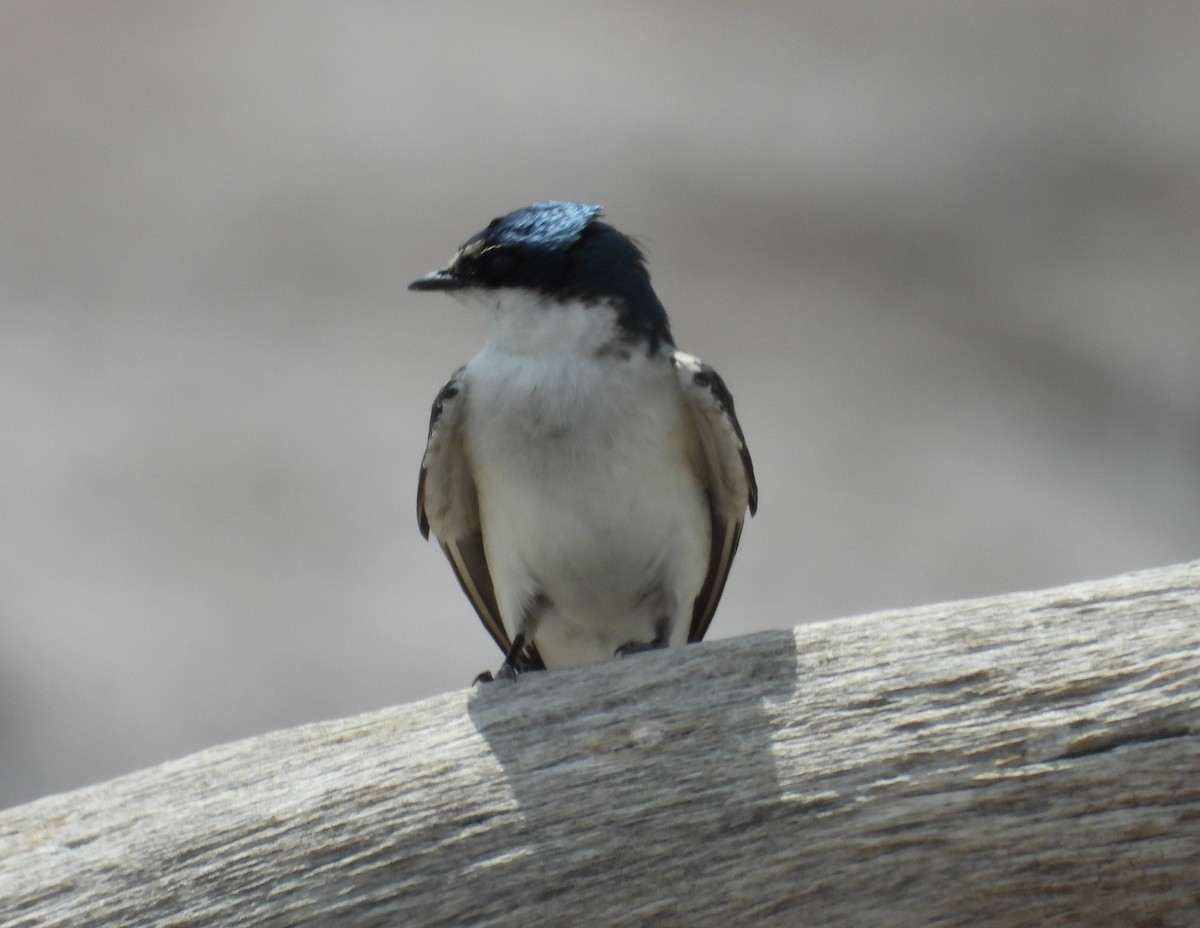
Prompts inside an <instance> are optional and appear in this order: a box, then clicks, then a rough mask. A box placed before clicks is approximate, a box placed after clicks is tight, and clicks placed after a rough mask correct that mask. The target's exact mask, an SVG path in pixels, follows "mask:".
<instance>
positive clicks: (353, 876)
mask: <svg viewBox="0 0 1200 928" xmlns="http://www.w3.org/2000/svg"><path fill="white" fill-rule="evenodd" d="M464 672H465V670H464ZM618 924H619V925H672V924H678V925H697V926H708V925H712V926H729V925H780V926H812V925H856V926H858V925H880V926H888V928H896V926H903V925H939V926H950V925H963V926H967V925H969V926H976V928H977V926H999V925H1004V926H1018V925H1020V926H1026V925H1037V926H1048V925H1088V926H1096V925H1122V926H1133V925H1144V926H1150V925H1162V926H1175V925H1178V926H1184V925H1187V926H1196V925H1200V564H1192V565H1185V566H1177V567H1171V568H1166V569H1162V570H1155V571H1149V572H1144V573H1140V574H1135V575H1131V576H1126V577H1120V578H1117V579H1114V580H1108V581H1103V582H1098V583H1087V584H1081V585H1076V586H1071V587H1066V588H1062V589H1057V590H1051V591H1047V592H1042V593H1028V594H1016V595H1011V596H1001V597H996V598H992V599H983V600H977V601H972V602H963V603H951V604H947V605H938V606H931V607H927V608H921V609H912V610H903V611H897V612H889V613H883V614H878V615H869V616H864V617H861V618H856V619H848V620H843V621H837V622H827V623H823V624H818V625H806V626H802V627H800V628H797V629H795V630H794V631H791V632H769V633H766V634H759V635H752V636H748V637H745V638H740V639H735V640H728V641H719V642H711V643H705V644H701V645H695V646H689V647H686V648H678V649H673V650H670V651H666V652H658V653H651V654H645V655H639V656H636V657H631V658H627V659H622V660H619V661H613V662H610V663H607V664H603V665H597V666H592V667H587V668H582V669H578V670H572V671H561V672H551V673H544V674H531V675H528V676H526V677H523V678H521V679H519V680H517V681H515V682H511V683H509V682H500V683H495V684H490V685H487V686H482V687H478V688H475V689H473V690H467V691H459V692H453V693H447V694H446V695H444V696H438V697H435V698H433V699H427V700H424V701H422V702H418V703H414V704H412V705H407V706H401V707H399V708H395V709H388V710H385V711H381V712H375V713H372V714H369V715H364V716H360V717H358V718H352V719H345V720H341V721H336V722H326V723H320V724H315V725H307V726H304V727H302V728H297V729H293V730H290V731H283V732H277V733H274V734H269V735H265V736H262V737H258V738H252V739H250V740H247V741H243V742H240V743H236V744H230V745H224V746H222V747H217V748H213V749H211V750H207V751H204V752H202V753H199V754H195V755H193V756H191V757H186V758H183V759H182V760H178V761H174V762H171V763H166V764H162V765H160V766H158V767H155V768H153V769H150V770H145V771H142V772H140V773H135V774H132V775H130V776H125V777H121V778H119V779H116V780H112V781H110V782H107V783H102V784H100V785H98V786H95V787H91V788H88V789H82V790H79V791H77V792H73V793H68V794H66V795H61V796H53V797H49V798H47V799H43V800H40V801H38V802H34V803H30V804H28V805H25V806H21V807H18V808H15V809H10V810H8V811H6V812H3V813H0V925H3V926H5V928H14V926H38V928H44V926H71V928H82V926H89V925H95V926H100V925H103V926H114V925H121V926H125V925H129V926H141V925H173V926H174V925H179V926H182V925H187V926H214V928H215V926H221V928H243V926H251V925H254V926H260V925H269V926H285V925H286V926H296V925H321V926H368V925H370V926H376V925H378V926H384V925H388V926H392V925H395V926H409V925H412V926H431V925H504V926H514V925H618Z"/></svg>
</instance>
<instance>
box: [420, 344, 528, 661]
mask: <svg viewBox="0 0 1200 928" xmlns="http://www.w3.org/2000/svg"><path fill="white" fill-rule="evenodd" d="M465 400H466V384H465V382H464V381H463V368H459V369H458V370H457V371H455V372H454V376H453V377H451V378H450V381H449V383H447V384H446V386H444V387H442V390H441V392H440V393H438V395H437V399H435V400H434V401H433V411H432V412H431V413H430V416H429V440H428V443H427V444H426V446H425V457H424V458H423V459H422V461H421V476H420V477H419V478H418V480H417V524H418V525H419V526H420V529H421V534H422V535H423V536H424V537H426V538H428V537H429V533H430V531H432V532H433V534H434V535H435V536H437V540H438V543H439V544H441V546H442V550H443V551H444V552H445V553H446V557H447V559H448V560H449V561H450V566H451V567H452V568H454V575H455V576H456V577H457V578H458V582H459V584H460V585H461V586H462V588H463V592H464V593H466V594H467V598H468V599H469V600H470V601H471V605H472V606H474V607H475V611H476V612H477V613H478V614H479V618H480V620H481V621H482V622H483V627H484V628H486V629H487V630H488V633H489V634H490V635H491V636H492V638H493V639H494V640H495V642H496V644H497V645H499V646H500V650H501V651H503V652H504V653H505V654H507V653H508V649H509V647H510V646H511V644H512V642H511V641H510V640H509V637H508V632H507V631H505V630H504V623H503V622H502V621H501V620H500V607H499V605H498V604H497V602H496V591H495V589H493V587H492V574H491V571H490V570H489V569H488V562H487V555H486V554H485V553H484V548H483V530H482V528H481V527H480V524H479V494H478V491H477V490H476V487H475V479H474V477H473V476H472V475H471V467H470V462H469V461H468V459H467V454H466V445H465V441H464V437H463V422H464V420H465V418H466V416H465V412H466V403H465ZM541 666H542V660H541V658H540V657H539V656H538V654H537V651H536V650H535V649H534V648H532V647H530V648H527V649H526V651H525V655H524V657H523V659H522V661H521V669H532V668H540V667H541Z"/></svg>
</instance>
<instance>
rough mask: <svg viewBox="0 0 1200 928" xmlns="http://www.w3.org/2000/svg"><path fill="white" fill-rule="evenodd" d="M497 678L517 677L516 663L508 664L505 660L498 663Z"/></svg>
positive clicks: (509, 678) (508, 678)
mask: <svg viewBox="0 0 1200 928" xmlns="http://www.w3.org/2000/svg"><path fill="white" fill-rule="evenodd" d="M496 679H497V680H515V679H517V665H516V664H510V663H509V662H508V661H505V662H504V663H503V664H501V665H500V669H499V670H498V671H496Z"/></svg>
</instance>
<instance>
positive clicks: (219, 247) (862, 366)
mask: <svg viewBox="0 0 1200 928" xmlns="http://www.w3.org/2000/svg"><path fill="white" fill-rule="evenodd" d="M1197 49H1200V7H1198V6H1197V5H1196V4H1195V3H1194V2H1154V0H1143V2H1139V3H1128V2H1119V0H1114V2H1099V0H1076V2H1063V3H1046V2H1044V0H1029V2H1009V0H989V2H982V0H981V2H963V0H945V2H928V3H904V4H897V3H893V2H884V0H879V2H872V3H860V2H847V0H822V2H806V3H797V2H786V3H783V2H781V3H774V4H767V3H762V4H741V3H736V4H735V3H728V4H721V3H701V2H695V0H689V2H683V0H679V2H660V3H647V2H638V3H628V4H597V3H580V4H568V3H554V4H518V3H495V2H479V3H463V4H457V3H437V4H433V3H429V4H408V3H402V2H387V3H384V2H367V0H337V2H332V0H330V2H327V3H312V2H296V0H287V2H284V0H276V2H249V0H237V2H211V0H209V2H204V3H183V2H178V3H172V2H111V0H110V2H106V3H86V2H78V3H62V2H47V0H29V2H8V3H4V4H3V5H2V6H0V320H2V323H3V331H2V338H0V805H5V804H10V803H16V802H20V801H23V800H26V799H30V798H33V797H36V796H38V795H41V794H44V793H47V792H50V791H56V790H62V789H66V788H70V787H74V786H78V785H80V784H84V783H87V782H90V781H95V780H98V779H101V778H104V777H108V776H112V775H114V774H117V773H120V772H123V771H127V770H130V769H133V768H135V767H138V766H143V765H146V764H151V763H154V762H157V761H160V760H163V759H166V758H169V757H173V756H177V755H180V754H183V753H186V752H189V751H192V750H195V749H198V748H201V747H204V746H206V745H210V744H213V743H216V742H220V741H224V740H228V739H232V738H237V737H240V736H244V735H250V734H254V733H257V732H262V731H265V730H268V729H272V728H277V727H282V726H288V725H293V724H297V723H300V722H304V721H309V720H313V719H319V718H328V717H333V716H339V715H343V714H348V713H354V712H359V711H362V710H366V709H371V708H375V707H379V706H383V705H388V704H394V703H398V702H403V701H408V700H413V699H417V698H419V697H421V696H425V695H428V694H432V693H437V692H440V691H444V690H447V689H451V688H458V687H462V686H464V685H466V684H467V683H468V682H469V681H470V679H471V677H472V676H474V674H475V673H476V672H478V671H479V670H482V669H484V668H486V667H494V666H496V665H497V664H498V662H499V659H500V656H499V653H498V652H497V651H495V649H494V648H493V646H492V644H491V642H490V640H489V639H488V638H487V636H486V635H485V634H484V633H483V631H482V629H481V628H480V627H479V625H478V624H477V621H476V620H475V618H474V616H473V614H472V613H471V612H470V610H469V607H468V605H467V603H466V600H465V599H464V597H463V596H462V594H461V593H460V591H459V590H458V587H457V585H456V584H455V582H454V580H453V578H452V575H451V573H450V570H449V568H448V567H447V566H446V565H445V564H444V563H443V561H442V557H441V554H440V552H439V551H438V550H437V548H436V547H435V546H433V545H430V544H426V543H423V542H422V541H421V539H420V537H419V535H418V534H417V529H416V524H415V521H414V512H413V508H414V507H413V497H414V489H415V481H416V473H417V467H418V462H419V460H420V456H421V451H422V447H423V442H424V438H425V425H426V417H427V414H428V408H429V403H430V401H431V400H432V398H433V395H434V394H435V393H436V391H437V390H438V388H439V387H440V386H441V385H442V383H443V381H444V380H445V378H446V377H447V376H448V375H449V373H450V372H451V371H452V370H453V369H454V368H455V367H456V366H457V365H458V364H460V363H462V362H463V361H465V360H466V359H468V358H469V357H470V356H471V355H472V354H473V353H474V352H475V351H476V350H477V348H478V345H479V335H478V332H477V330H476V327H475V320H474V319H472V318H471V316H470V315H469V314H468V313H467V312H466V311H465V310H463V309H461V308H460V307H459V306H458V305H457V304H455V303H454V302H453V301H452V300H450V299H447V298H444V297H437V296H432V295H419V294H410V293H407V292H406V291H405V289H404V287H405V284H406V283H407V282H408V281H409V280H410V279H412V278H413V277H414V276H416V275H418V274H420V273H423V272H425V271H427V270H429V269H431V268H433V267H435V266H437V265H439V264H440V263H442V262H443V261H444V260H445V259H446V258H448V257H449V256H450V254H451V253H452V251H453V249H454V247H455V246H456V245H457V244H458V243H459V242H460V241H462V240H463V239H464V238H465V237H467V236H468V235H470V234H471V233H473V232H474V231H475V230H476V229H478V228H479V227H481V226H482V225H483V224H484V223H486V222H487V221H488V220H489V219H491V218H492V217H493V216H494V215H497V214H499V213H502V212H505V211H507V210H509V209H512V208H514V207H517V206H520V205H523V204H525V203H527V202H530V201H533V200H538V199H545V198H549V197H559V198H578V199H584V200H590V201H596V202H603V203H606V204H607V205H608V214H609V217H610V218H611V220H612V221H613V222H614V223H615V224H616V225H618V226H619V227H620V228H622V229H625V230H627V231H630V232H634V233H637V234H638V235H639V236H640V238H641V240H642V242H643V243H644V245H645V246H646V248H647V250H648V252H649V255H650V258H651V269H652V271H653V274H654V279H655V282H656V284H657V287H658V291H659V294H660V295H661V296H662V298H663V300H664V302H665V303H666V305H667V307H668V309H669V310H670V311H671V313H672V317H673V322H674V327H675V332H676V335H677V337H678V339H679V341H680V343H681V344H682V345H683V346H684V347H686V348H687V349H689V350H691V351H694V352H696V353H698V354H701V355H702V356H704V357H705V358H706V359H708V360H710V361H712V362H714V363H715V364H716V365H717V367H718V368H719V369H720V370H721V371H722V373H723V374H724V375H725V377H726V379H727V380H728V382H729V384H730V385H731V387H732V389H733V391H734V393H735V395H736V396H737V399H738V403H739V410H740V412H741V417H742V421H743V424H744V425H745V429H746V433H747V435H748V436H749V439H750V443H751V447H752V450H753V451H754V454H755V460H756V463H757V465H758V473H759V479H760V484H761V488H762V508H761V513H760V515H759V517H758V518H757V519H755V520H754V521H753V522H752V523H751V524H750V525H749V526H748V527H747V530H746V532H745V535H744V538H743V547H742V553H741V556H740V559H739V561H738V563H737V564H736V565H735V567H734V571H733V576H732V579H731V582H730V584H729V588H728V591H727V594H726V597H725V601H724V604H723V608H722V610H721V611H720V612H719V613H718V615H717V619H716V622H715V624H714V626H713V633H714V636H727V635H733V634H738V633H742V632H747V631H752V630H756V629H764V628H778V627H786V626H791V625H793V624H796V623H799V622H804V621H809V620H813V619H817V618H827V617H834V616H840V615H848V614H852V613H857V612H861V611H864V610H871V609H878V608H882V607H891V606H905V605H912V604H917V603H923V602H929V601H933V600H940V599H947V598H953V597H964V596H975V595H980V594H987V593H1001V592H1005V591H1011V590H1017V589H1022V588H1032V587H1040V586H1044V585H1050V584H1057V583H1061V582H1066V581H1071V580H1079V579H1086V578H1093V577H1100V576H1104V575H1108V574H1113V573H1116V572H1119V571H1124V570H1128V569H1132V568H1137V567H1144V566H1148V565H1154V564H1165V563H1168V562H1173V561H1180V560H1186V559H1190V558H1194V557H1196V556H1197V555H1198V554H1200V367H1198V364H1197V357H1198V354H1200V218H1198V217H1200V53H1198V52H1197Z"/></svg>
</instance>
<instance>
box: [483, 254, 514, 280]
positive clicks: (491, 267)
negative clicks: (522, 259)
mask: <svg viewBox="0 0 1200 928" xmlns="http://www.w3.org/2000/svg"><path fill="white" fill-rule="evenodd" d="M479 263H480V264H481V265H482V266H483V272H484V274H485V275H487V276H488V277H489V278H492V279H493V280H494V279H496V278H500V277H504V276H505V275H506V274H508V272H509V271H511V270H512V269H513V268H514V267H516V265H517V256H516V255H514V254H513V253H512V252H511V251H508V250H506V249H503V248H494V249H492V250H491V251H489V252H487V253H486V254H484V255H482V256H481V259H480V262H479Z"/></svg>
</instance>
